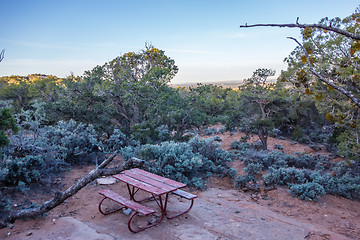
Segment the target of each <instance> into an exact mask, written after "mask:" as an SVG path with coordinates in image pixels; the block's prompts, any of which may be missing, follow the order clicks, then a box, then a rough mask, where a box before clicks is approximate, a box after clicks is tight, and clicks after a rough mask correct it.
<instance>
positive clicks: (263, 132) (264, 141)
mask: <svg viewBox="0 0 360 240" xmlns="http://www.w3.org/2000/svg"><path fill="white" fill-rule="evenodd" d="M258 135H259V138H260V141H261V144H262V149H264V150H267V131H266V130H265V129H263V128H261V127H260V128H259V130H258Z"/></svg>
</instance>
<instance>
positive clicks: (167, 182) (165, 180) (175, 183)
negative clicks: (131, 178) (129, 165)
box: [124, 168, 186, 188]
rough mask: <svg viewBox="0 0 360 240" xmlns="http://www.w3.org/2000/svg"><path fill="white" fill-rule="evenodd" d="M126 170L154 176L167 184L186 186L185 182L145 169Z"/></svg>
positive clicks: (153, 177)
mask: <svg viewBox="0 0 360 240" xmlns="http://www.w3.org/2000/svg"><path fill="white" fill-rule="evenodd" d="M126 171H131V172H135V173H139V174H142V175H144V176H147V177H150V178H152V179H154V180H157V181H160V182H163V183H166V184H168V185H171V186H174V187H176V188H183V187H186V184H184V183H181V182H177V181H174V180H172V179H169V178H165V177H162V176H159V175H156V174H153V173H150V172H147V171H144V170H142V169H139V168H133V169H130V170H126ZM126 171H124V172H126Z"/></svg>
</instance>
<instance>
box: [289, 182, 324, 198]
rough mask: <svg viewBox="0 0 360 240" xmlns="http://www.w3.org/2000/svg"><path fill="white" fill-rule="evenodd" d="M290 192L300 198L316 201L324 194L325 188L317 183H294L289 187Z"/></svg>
mask: <svg viewBox="0 0 360 240" xmlns="http://www.w3.org/2000/svg"><path fill="white" fill-rule="evenodd" d="M290 193H291V194H292V195H294V196H296V197H298V198H300V199H303V200H307V201H309V200H310V201H311V200H313V201H317V200H318V199H319V197H321V196H324V195H325V194H326V192H325V189H324V187H323V186H321V185H320V184H318V183H314V182H311V183H304V184H294V185H292V186H291V187H290Z"/></svg>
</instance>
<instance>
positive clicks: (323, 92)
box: [278, 8, 360, 159]
mask: <svg viewBox="0 0 360 240" xmlns="http://www.w3.org/2000/svg"><path fill="white" fill-rule="evenodd" d="M359 19H360V13H359V8H357V9H356V11H355V13H353V14H351V15H350V16H348V17H346V18H344V19H340V18H333V19H329V18H323V19H321V20H320V22H319V24H321V25H326V26H329V25H330V26H332V27H334V28H338V29H341V30H342V31H345V32H348V33H356V34H358V33H359V30H360V25H359ZM302 36H303V39H302V45H303V46H304V48H305V50H306V52H307V54H308V55H309V59H307V57H306V55H305V53H304V51H303V49H302V48H301V47H296V48H295V49H294V51H293V52H292V53H291V54H290V55H289V57H287V58H286V59H285V62H287V64H288V69H287V70H286V71H283V72H282V73H281V76H280V78H279V79H278V82H285V83H286V85H287V88H291V91H300V92H302V93H303V94H304V95H306V96H307V97H310V98H312V99H313V100H314V102H315V104H316V109H317V110H318V111H319V112H320V113H321V114H322V118H326V120H327V121H328V124H334V125H336V126H339V127H340V126H342V127H346V128H347V130H346V132H347V133H344V134H345V135H346V134H349V135H351V137H350V138H349V140H350V141H351V139H354V137H355V139H356V137H357V135H358V133H359V131H360V128H359V126H360V115H359V104H358V103H357V102H358V101H359V99H360V92H359V89H360V85H359V83H360V82H359V79H360V78H359V76H360V70H359V68H358V65H359V56H360V51H359V50H360V48H359V41H358V40H356V39H354V38H351V37H346V36H344V35H343V34H338V33H335V32H333V31H327V30H325V31H324V29H321V28H311V29H309V28H306V29H303V30H302ZM307 60H310V62H311V64H312V69H313V71H316V72H318V73H319V74H320V75H321V76H322V77H323V78H322V79H325V81H324V80H322V79H320V78H318V77H317V76H315V75H313V74H312V72H313V71H312V72H311V71H310V69H309V65H308V62H307ZM326 81H328V82H329V83H332V84H335V85H336V86H337V87H336V88H334V86H331V85H330V84H328V83H327V82H326ZM349 96H352V97H351V98H350V97H349ZM354 99H357V100H354ZM314 109H315V108H314ZM304 126H305V125H302V126H301V127H304ZM314 136H315V133H314ZM322 137H324V135H323V136H322ZM338 143H339V146H338V147H339V154H340V155H343V156H346V158H347V159H358V156H355V155H357V153H358V152H359V149H358V147H356V146H355V145H356V144H354V143H350V144H349V145H350V147H347V146H346V145H347V144H348V143H347V142H345V141H340V142H338Z"/></svg>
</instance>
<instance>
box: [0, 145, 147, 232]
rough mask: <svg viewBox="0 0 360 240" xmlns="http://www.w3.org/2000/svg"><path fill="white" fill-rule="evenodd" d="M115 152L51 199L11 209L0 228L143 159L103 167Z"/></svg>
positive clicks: (43, 208) (34, 215)
mask: <svg viewBox="0 0 360 240" xmlns="http://www.w3.org/2000/svg"><path fill="white" fill-rule="evenodd" d="M116 154H117V152H116V151H115V152H114V153H113V154H111V155H110V156H109V157H108V158H107V159H105V161H103V162H102V163H101V164H100V165H99V166H98V167H97V168H96V169H94V170H92V171H90V172H89V173H88V174H87V175H85V176H84V177H83V178H81V179H80V180H78V181H77V182H76V183H75V184H74V185H73V186H71V187H69V188H68V189H66V190H65V191H63V192H61V191H58V192H56V193H55V196H54V198H53V199H50V200H48V201H46V202H44V203H43V204H41V205H40V206H36V207H33V208H26V209H21V210H16V211H11V212H10V213H9V214H8V216H6V217H4V218H3V219H1V220H0V228H4V227H6V226H8V227H10V228H11V227H12V224H13V223H14V222H15V221H16V220H18V219H25V218H34V217H37V216H39V215H41V214H43V213H45V212H48V211H50V210H51V209H53V208H55V207H56V206H58V205H60V204H61V203H62V202H64V201H65V200H66V199H68V198H69V197H71V196H73V195H74V194H76V193H77V192H78V191H79V190H81V189H82V188H83V187H85V186H86V185H87V184H89V183H91V182H92V181H94V180H95V179H97V178H99V177H101V176H111V175H114V174H117V173H119V172H121V171H123V170H126V169H129V168H131V167H140V166H141V165H142V164H143V163H144V161H143V160H140V159H138V158H131V159H130V160H128V161H126V162H124V163H122V164H120V165H118V166H116V167H113V168H105V167H106V166H107V165H108V164H109V163H110V162H111V161H112V160H113V159H114V157H115V156H116Z"/></svg>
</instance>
